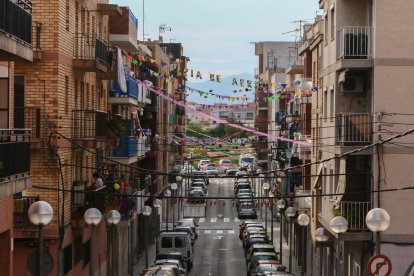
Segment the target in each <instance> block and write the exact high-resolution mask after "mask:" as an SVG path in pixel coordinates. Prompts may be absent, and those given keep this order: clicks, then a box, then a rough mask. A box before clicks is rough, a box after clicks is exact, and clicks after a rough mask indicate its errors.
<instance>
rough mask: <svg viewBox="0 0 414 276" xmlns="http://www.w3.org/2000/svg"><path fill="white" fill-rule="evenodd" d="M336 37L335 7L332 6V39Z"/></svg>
mask: <svg viewBox="0 0 414 276" xmlns="http://www.w3.org/2000/svg"><path fill="white" fill-rule="evenodd" d="M334 39H335V9H334V7H331V40H334Z"/></svg>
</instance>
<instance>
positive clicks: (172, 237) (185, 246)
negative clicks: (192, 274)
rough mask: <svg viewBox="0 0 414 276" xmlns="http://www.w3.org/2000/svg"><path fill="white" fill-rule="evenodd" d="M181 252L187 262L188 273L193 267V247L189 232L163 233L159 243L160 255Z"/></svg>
mask: <svg viewBox="0 0 414 276" xmlns="http://www.w3.org/2000/svg"><path fill="white" fill-rule="evenodd" d="M172 251H174V252H177V251H178V252H181V253H182V254H183V256H184V259H185V261H186V262H187V269H188V271H190V270H191V268H192V267H193V246H192V245H191V237H190V235H189V234H188V233H187V232H178V231H172V232H162V233H161V235H160V242H159V243H158V252H159V254H165V253H169V252H172Z"/></svg>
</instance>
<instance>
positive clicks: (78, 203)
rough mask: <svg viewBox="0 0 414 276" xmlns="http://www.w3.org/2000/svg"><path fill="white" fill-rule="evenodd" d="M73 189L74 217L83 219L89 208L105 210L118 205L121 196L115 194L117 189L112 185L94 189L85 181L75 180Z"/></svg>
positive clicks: (115, 207)
mask: <svg viewBox="0 0 414 276" xmlns="http://www.w3.org/2000/svg"><path fill="white" fill-rule="evenodd" d="M72 191H73V196H72V217H73V218H81V220H82V221H83V214H84V213H85V211H86V210H87V209H89V208H97V209H99V210H100V211H101V212H105V211H106V210H110V209H117V207H118V203H119V198H118V197H117V196H116V195H114V193H115V190H114V188H113V186H112V185H108V186H103V187H100V188H97V189H94V188H91V187H88V186H86V185H85V183H84V182H83V181H75V182H74V185H73V188H72ZM79 222H80V221H79ZM78 226H79V225H78Z"/></svg>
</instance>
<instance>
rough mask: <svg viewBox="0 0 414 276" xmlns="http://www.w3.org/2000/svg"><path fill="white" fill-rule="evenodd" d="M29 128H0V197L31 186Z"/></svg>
mask: <svg viewBox="0 0 414 276" xmlns="http://www.w3.org/2000/svg"><path fill="white" fill-rule="evenodd" d="M29 172H30V130H28V129H0V198H1V197H5V196H10V195H13V194H15V193H19V192H22V191H24V190H26V189H28V188H30V187H31V178H30V177H29Z"/></svg>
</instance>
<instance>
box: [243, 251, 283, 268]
mask: <svg viewBox="0 0 414 276" xmlns="http://www.w3.org/2000/svg"><path fill="white" fill-rule="evenodd" d="M262 260H265V261H279V259H278V257H277V255H276V253H272V252H255V253H253V254H252V255H251V256H250V259H249V261H248V265H247V272H248V273H249V271H252V270H253V271H254V270H256V267H257V266H258V265H259V262H258V261H262Z"/></svg>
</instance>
